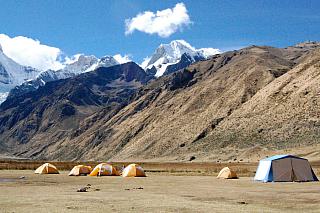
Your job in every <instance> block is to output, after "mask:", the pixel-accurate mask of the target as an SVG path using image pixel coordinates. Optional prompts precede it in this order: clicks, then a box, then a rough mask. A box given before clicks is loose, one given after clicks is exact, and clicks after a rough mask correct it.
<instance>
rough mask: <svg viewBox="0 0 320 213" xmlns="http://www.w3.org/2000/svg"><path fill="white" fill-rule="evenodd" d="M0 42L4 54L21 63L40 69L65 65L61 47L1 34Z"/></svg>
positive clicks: (57, 67) (58, 67) (59, 67)
mask: <svg viewBox="0 0 320 213" xmlns="http://www.w3.org/2000/svg"><path fill="white" fill-rule="evenodd" d="M0 44H1V46H2V49H3V52H4V54H6V55H7V56H8V57H10V58H11V59H13V60H14V61H16V62H17V63H19V64H21V65H25V66H31V67H34V68H37V69H39V70H46V69H53V70H57V69H61V68H63V66H64V65H63V64H62V63H61V62H60V60H59V58H60V57H61V54H62V51H61V50H60V49H59V48H56V47H50V46H47V45H44V44H41V43H40V41H38V40H34V39H32V38H27V37H24V36H17V37H13V38H10V37H9V36H7V35H5V34H0Z"/></svg>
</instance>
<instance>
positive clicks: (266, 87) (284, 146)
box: [0, 42, 320, 162]
mask: <svg viewBox="0 0 320 213" xmlns="http://www.w3.org/2000/svg"><path fill="white" fill-rule="evenodd" d="M173 46H174V45H173ZM161 48H162V47H161ZM162 49H166V48H162ZM173 52H174V51H173ZM156 53H161V51H160V50H159V51H156ZM167 53H170V51H167ZM167 53H166V54H162V56H160V55H161V54H156V55H159V56H155V57H154V59H152V58H153V57H151V58H150V59H149V60H148V63H146V64H145V65H146V66H143V67H144V68H145V69H143V68H141V66H139V65H137V64H136V63H134V62H128V63H125V64H117V65H115V66H109V67H106V66H101V67H98V68H96V69H94V70H93V71H90V72H85V73H82V74H79V75H76V76H71V77H68V78H65V79H60V80H55V81H50V82H46V83H45V84H44V85H41V86H39V87H38V88H36V89H34V90H30V91H26V92H24V93H21V92H17V93H11V94H10V95H9V96H8V98H7V100H6V101H5V102H3V103H2V104H1V105H0V153H2V154H6V155H13V156H16V157H24V158H32V159H48V160H111V161H189V160H198V161H219V162H220V161H256V160H257V159H259V158H260V157H261V156H262V155H269V154H274V153H278V152H288V151H290V152H292V153H298V154H301V155H302V156H304V155H305V156H306V155H308V157H309V158H311V159H312V158H317V159H318V158H319V157H320V151H319V139H320V138H319V135H320V134H319V133H320V116H319V115H320V111H319V109H320V108H319V105H320V96H319V94H320V90H319V83H320V63H319V62H320V44H319V43H317V42H305V43H301V44H297V45H294V46H290V47H286V48H274V47H269V46H250V47H246V48H243V49H240V50H235V51H229V52H225V53H221V54H215V55H213V56H211V57H206V58H205V57H204V55H202V57H203V58H201V59H199V60H198V61H196V62H194V61H193V62H191V63H190V64H189V65H187V67H183V66H182V65H181V67H180V65H179V63H180V64H182V63H181V61H182V60H186V59H189V60H191V61H192V59H190V57H193V58H195V57H194V56H195V55H197V56H199V55H200V54H190V53H187V52H183V53H182V55H181V57H180V58H179V61H177V62H176V63H175V64H170V65H175V66H176V67H177V68H176V69H177V70H175V69H172V71H171V70H170V71H169V70H168V68H169V67H170V66H169V65H168V66H166V65H167V64H168V63H173V62H170V61H169V59H168V60H167V61H165V62H164V64H166V65H165V66H166V70H165V71H164V72H163V73H162V74H164V76H162V77H158V75H157V73H159V72H158V71H159V70H158V69H157V68H161V67H162V66H161V67H159V66H158V67H157V65H156V64H157V63H156V62H157V61H158V60H159V59H161V58H165V57H167V56H168V55H170V54H167ZM170 57H171V56H170ZM170 57H167V58H170ZM157 58H158V59H157ZM151 59H152V60H151ZM161 60H164V59H161ZM170 60H171V59H170ZM149 63H150V64H149ZM89 64H90V63H89ZM92 64H94V63H92ZM150 65H152V67H154V68H152V67H150ZM90 66H92V65H90ZM90 66H88V67H90ZM162 71H163V70H162ZM162 71H161V72H162ZM159 76H160V74H159Z"/></svg>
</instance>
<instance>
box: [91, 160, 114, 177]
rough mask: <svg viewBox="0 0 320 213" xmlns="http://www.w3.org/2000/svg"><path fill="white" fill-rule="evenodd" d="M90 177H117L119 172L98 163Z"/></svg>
mask: <svg viewBox="0 0 320 213" xmlns="http://www.w3.org/2000/svg"><path fill="white" fill-rule="evenodd" d="M90 176H119V172H118V171H117V170H116V168H115V167H114V166H112V165H110V164H107V163H100V164H98V165H97V166H96V167H94V169H93V170H92V172H91V173H90Z"/></svg>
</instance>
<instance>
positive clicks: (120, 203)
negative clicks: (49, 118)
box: [0, 164, 320, 212]
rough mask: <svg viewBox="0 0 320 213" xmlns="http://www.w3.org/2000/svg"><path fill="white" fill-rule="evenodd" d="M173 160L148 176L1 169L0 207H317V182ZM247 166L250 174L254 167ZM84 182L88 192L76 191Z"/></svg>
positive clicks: (214, 209)
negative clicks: (263, 178)
mask: <svg viewBox="0 0 320 213" xmlns="http://www.w3.org/2000/svg"><path fill="white" fill-rule="evenodd" d="M159 165H160V164H159ZM159 165H158V167H160V166H159ZM169 165H170V164H169ZM174 165H175V166H174V167H175V168H176V169H175V170H174V169H171V170H170V171H169V170H168V171H165V170H161V169H159V168H158V169H156V170H153V171H152V170H151V169H147V175H148V177H146V178H122V177H89V176H81V177H69V176H67V174H68V172H67V171H62V172H61V174H58V175H36V174H34V173H33V170H0V188H1V190H0V212H89V211H93V212H320V183H319V182H313V183H312V182H309V183H257V182H253V180H252V177H240V178H239V179H235V180H219V179H216V178H215V176H214V175H215V174H214V172H212V173H211V172H210V171H208V168H209V167H208V166H207V167H205V169H206V172H203V171H201V170H199V171H196V170H194V172H192V171H187V170H183V168H184V167H186V164H182V169H180V170H179V171H178V169H177V165H178V164H174ZM145 166H146V167H148V166H147V165H145ZM149 166H150V165H149ZM153 167H154V166H153ZM240 167H241V166H240ZM246 167H247V166H246ZM166 168H169V167H168V165H166ZM248 168H249V169H248V170H247V171H248V175H247V176H250V174H251V173H250V168H253V166H251V167H248ZM238 169H239V168H238ZM148 171H149V172H148ZM239 171H240V170H239ZM242 171H244V170H242ZM316 172H317V173H318V177H319V171H318V168H316ZM22 176H24V178H21V177H22ZM243 176H245V174H243ZM88 184H90V185H91V186H90V187H91V188H90V189H89V190H88V192H77V189H79V188H81V187H84V186H87V185H88Z"/></svg>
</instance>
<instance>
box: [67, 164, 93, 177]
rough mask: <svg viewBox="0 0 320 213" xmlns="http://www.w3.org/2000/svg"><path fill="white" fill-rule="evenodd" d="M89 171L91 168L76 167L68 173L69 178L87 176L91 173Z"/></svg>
mask: <svg viewBox="0 0 320 213" xmlns="http://www.w3.org/2000/svg"><path fill="white" fill-rule="evenodd" d="M91 171H92V168H91V166H84V165H78V166H75V167H73V169H72V170H71V171H70V173H69V176H80V175H88V174H90V173H91Z"/></svg>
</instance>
